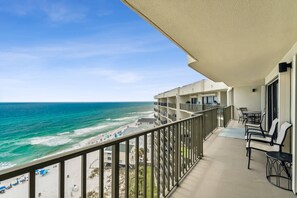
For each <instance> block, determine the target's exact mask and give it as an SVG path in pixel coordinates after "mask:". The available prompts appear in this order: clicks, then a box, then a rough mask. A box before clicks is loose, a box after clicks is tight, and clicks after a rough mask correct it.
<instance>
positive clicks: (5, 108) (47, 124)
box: [0, 102, 153, 170]
mask: <svg viewBox="0 0 297 198" xmlns="http://www.w3.org/2000/svg"><path fill="white" fill-rule="evenodd" d="M152 114H153V103H151V102H101V103H0V170H1V169H5V168H8V167H11V166H15V165H20V164H24V163H27V162H30V161H32V160H35V159H39V158H42V157H45V156H47V155H52V154H55V153H57V152H62V151H63V150H67V149H69V148H72V147H74V146H75V145H77V144H78V143H79V142H81V141H83V140H85V139H87V138H90V137H93V136H96V135H98V134H100V133H106V132H108V131H111V130H114V129H117V128H119V127H121V126H124V125H127V124H130V123H133V122H135V121H136V120H137V119H138V118H141V117H151V116H152Z"/></svg>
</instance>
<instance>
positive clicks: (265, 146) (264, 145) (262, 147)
mask: <svg viewBox="0 0 297 198" xmlns="http://www.w3.org/2000/svg"><path fill="white" fill-rule="evenodd" d="M248 147H249V142H247V143H246V148H248ZM250 148H253V149H258V150H261V151H265V152H267V151H279V146H278V145H273V146H270V144H269V142H267V143H264V142H258V141H251V143H250Z"/></svg>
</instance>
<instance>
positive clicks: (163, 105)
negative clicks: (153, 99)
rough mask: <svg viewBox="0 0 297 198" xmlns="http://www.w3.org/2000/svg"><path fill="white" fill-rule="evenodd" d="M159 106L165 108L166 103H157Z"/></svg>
mask: <svg viewBox="0 0 297 198" xmlns="http://www.w3.org/2000/svg"><path fill="white" fill-rule="evenodd" d="M159 105H160V106H162V107H167V102H159Z"/></svg>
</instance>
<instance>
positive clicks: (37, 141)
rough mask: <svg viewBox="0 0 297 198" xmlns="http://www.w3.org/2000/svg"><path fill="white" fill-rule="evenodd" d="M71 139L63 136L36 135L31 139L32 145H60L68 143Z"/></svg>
mask: <svg viewBox="0 0 297 198" xmlns="http://www.w3.org/2000/svg"><path fill="white" fill-rule="evenodd" d="M70 141H71V139H70V138H68V137H61V136H45V137H34V138H31V139H30V144H31V145H44V146H59V145H63V144H67V143H69V142H70Z"/></svg>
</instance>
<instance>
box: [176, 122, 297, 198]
mask: <svg viewBox="0 0 297 198" xmlns="http://www.w3.org/2000/svg"><path fill="white" fill-rule="evenodd" d="M228 127H230V128H242V127H243V126H242V125H241V124H239V125H238V123H237V121H231V122H230V123H229V125H228ZM221 131H222V128H221V129H219V130H217V131H215V132H214V134H213V135H212V136H210V137H209V138H208V139H207V140H206V141H205V142H204V144H203V151H204V156H203V158H202V159H201V160H200V162H199V163H198V164H197V165H196V166H195V167H194V168H193V170H192V171H191V172H190V173H189V174H188V176H187V177H186V178H185V179H184V181H183V182H182V183H181V184H180V186H179V187H178V188H177V189H176V190H175V191H174V192H173V194H172V196H171V197H172V198H177V197H207V198H218V197H219V198H238V197H241V198H250V197H253V198H279V197H286V198H290V197H292V198H293V197H296V196H295V195H294V194H293V193H292V192H290V191H286V190H282V189H279V188H277V187H275V186H273V185H272V184H270V183H269V182H268V181H267V179H266V156H265V154H264V153H263V152H257V151H255V152H253V154H252V159H253V160H252V162H251V169H250V170H248V169H247V158H246V156H245V144H246V142H245V140H242V139H234V138H228V137H221V136H220V135H219V134H220V132H221Z"/></svg>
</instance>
